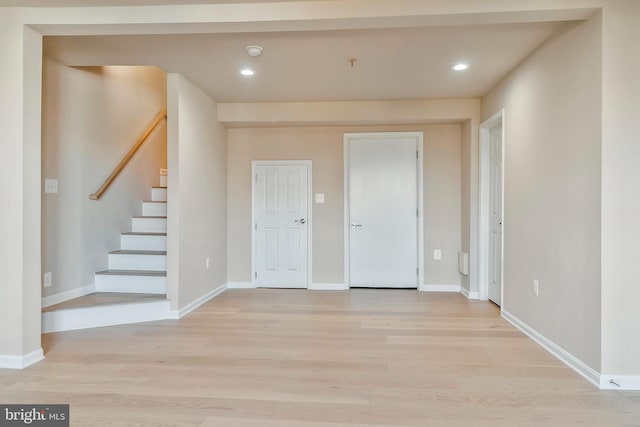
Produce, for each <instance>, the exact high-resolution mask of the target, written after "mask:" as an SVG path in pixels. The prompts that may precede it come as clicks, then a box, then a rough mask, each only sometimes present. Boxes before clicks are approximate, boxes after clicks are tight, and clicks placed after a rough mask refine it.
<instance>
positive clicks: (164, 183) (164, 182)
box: [160, 175, 169, 187]
mask: <svg viewBox="0 0 640 427" xmlns="http://www.w3.org/2000/svg"><path fill="white" fill-rule="evenodd" d="M168 181H169V180H168V179H167V175H160V187H166V186H167V182H168Z"/></svg>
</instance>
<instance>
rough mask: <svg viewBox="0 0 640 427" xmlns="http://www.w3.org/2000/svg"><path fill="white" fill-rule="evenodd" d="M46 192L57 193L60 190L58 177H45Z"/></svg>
mask: <svg viewBox="0 0 640 427" xmlns="http://www.w3.org/2000/svg"><path fill="white" fill-rule="evenodd" d="M44 192H45V193H49V194H55V193H57V192H58V180H57V179H45V180H44Z"/></svg>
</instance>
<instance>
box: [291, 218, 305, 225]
mask: <svg viewBox="0 0 640 427" xmlns="http://www.w3.org/2000/svg"><path fill="white" fill-rule="evenodd" d="M293 222H297V223H298V224H304V223H305V222H307V221H306V220H305V219H304V218H301V219H296V220H295V221H293Z"/></svg>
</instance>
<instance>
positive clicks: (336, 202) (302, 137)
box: [228, 124, 461, 285]
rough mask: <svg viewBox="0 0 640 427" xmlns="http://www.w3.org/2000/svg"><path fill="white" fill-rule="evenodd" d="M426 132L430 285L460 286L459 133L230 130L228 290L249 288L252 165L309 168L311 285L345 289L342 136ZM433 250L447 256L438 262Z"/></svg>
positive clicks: (439, 128)
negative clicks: (317, 196) (297, 163)
mask: <svg viewBox="0 0 640 427" xmlns="http://www.w3.org/2000/svg"><path fill="white" fill-rule="evenodd" d="M383 131H423V132H424V177H425V182H424V207H425V212H424V215H425V255H426V256H425V258H426V259H425V281H426V283H427V284H456V285H457V284H459V283H460V278H459V275H458V269H457V252H458V250H459V248H460V239H461V237H460V140H461V132H460V125H458V124H446V125H416V126H385V127H382V126H377V127H295V128H294V127H288V128H252V129H229V131H228V136H229V150H228V166H229V183H228V185H229V187H228V188H229V190H228V218H229V228H228V254H229V255H228V256H229V258H228V272H229V281H230V282H249V281H250V280H251V161H252V160H275V159H278V160H312V161H313V193H324V194H325V203H324V204H315V203H314V204H313V278H312V280H313V282H314V283H343V282H344V278H343V275H344V265H343V264H344V263H343V256H344V242H343V221H344V199H343V198H344V195H343V189H344V188H343V186H344V183H343V174H344V173H343V168H344V165H343V134H344V133H345V132H383ZM434 248H440V249H442V251H443V260H442V261H433V259H432V253H433V249H434Z"/></svg>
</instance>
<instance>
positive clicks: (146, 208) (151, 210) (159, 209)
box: [142, 202, 167, 216]
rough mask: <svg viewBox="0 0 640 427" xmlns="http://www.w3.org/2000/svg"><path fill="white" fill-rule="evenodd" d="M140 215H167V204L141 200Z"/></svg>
mask: <svg viewBox="0 0 640 427" xmlns="http://www.w3.org/2000/svg"><path fill="white" fill-rule="evenodd" d="M142 216H167V204H166V203H165V202H161V203H150V202H142Z"/></svg>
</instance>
